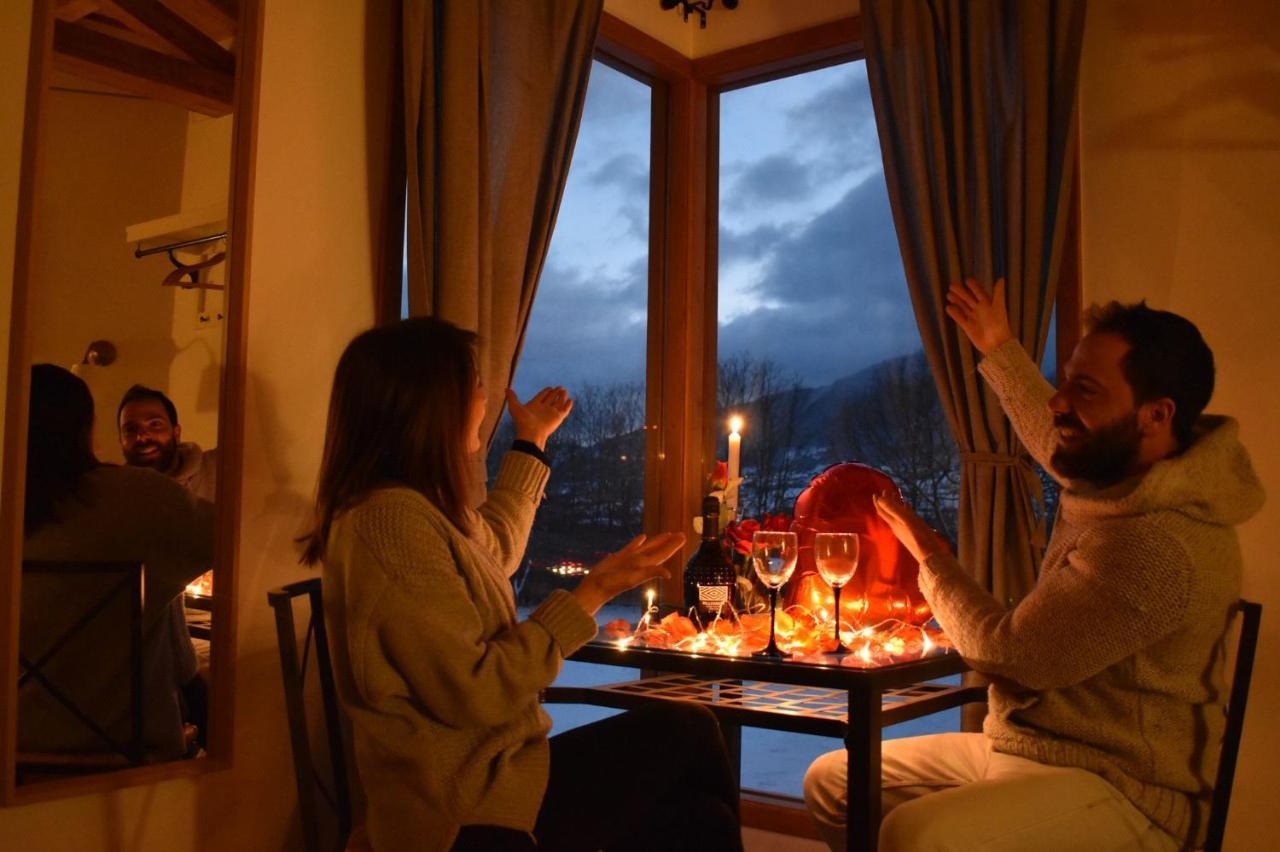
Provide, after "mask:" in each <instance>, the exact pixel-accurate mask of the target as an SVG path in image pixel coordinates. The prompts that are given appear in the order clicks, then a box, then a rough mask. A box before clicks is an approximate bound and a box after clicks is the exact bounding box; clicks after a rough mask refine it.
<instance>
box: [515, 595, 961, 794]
mask: <svg viewBox="0 0 1280 852" xmlns="http://www.w3.org/2000/svg"><path fill="white" fill-rule="evenodd" d="M532 610H533V607H521V608H520V615H521V617H522V618H523V617H525V616H527V615H528V614H529V612H531V611H532ZM638 615H639V610H638V608H637V607H633V606H632V607H625V606H615V605H609V606H606V607H604V608H603V609H601V610H600V612H599V613H598V614H597V616H596V620H597V621H598V622H599V623H600V624H607V623H608V622H610V621H613V620H614V619H616V618H624V619H626V620H628V621H630V622H631V623H633V624H634V623H635V621H636V618H637V617H638ZM639 676H640V671H639V669H623V668H618V667H617V666H598V665H592V664H590V663H572V662H570V663H565V666H564V670H563V671H562V672H561V673H560V677H559V679H557V680H556V684H557V685H559V686H597V685H599V684H605V683H618V682H620V681H627V680H635V679H636V678H638V677H639ZM948 680H951V681H954V682H959V678H958V677H957V678H953V679H948ZM546 709H547V712H548V713H549V714H550V716H551V719H552V721H553V722H554V725H555V727H554V728H553V729H552V731H551V733H552V735H553V736H554V735H555V734H557V733H560V732H562V731H568V730H572V729H573V728H577V727H580V726H582V725H586V724H589V723H591V722H595V721H597V720H599V719H607V718H608V717H610V716H612V715H614V714H616V713H619V712H621V711H619V710H612V709H609V708H606V707H592V706H588V705H579V704H548V705H547V708H546ZM958 730H960V710H959V709H958V708H957V709H954V710H947V711H945V712H943V713H936V714H934V715H932V716H925V717H924V718H922V719H915V720H913V721H910V722H905V723H903V724H901V725H894V726H893V727H891V728H886V729H885V731H884V737H885V739H895V738H897V737H911V736H917V735H920V734H936V733H941V732H944V731H958ZM837 748H843V745H842V744H841V742H840V740H838V739H836V738H834V737H815V736H812V735H809V734H792V733H787V732H785V731H770V730H764V729H761V728H744V729H743V731H742V786H743V787H744V788H750V789H753V790H766V791H769V792H771V793H779V794H782V795H787V796H799V795H800V794H801V785H802V782H803V780H804V772H805V769H806V768H808V766H809V764H810V763H811V762H812V761H813V759H814V758H815V757H817V756H818V755H820V754H823V753H824V752H828V751H831V750H833V749H837Z"/></svg>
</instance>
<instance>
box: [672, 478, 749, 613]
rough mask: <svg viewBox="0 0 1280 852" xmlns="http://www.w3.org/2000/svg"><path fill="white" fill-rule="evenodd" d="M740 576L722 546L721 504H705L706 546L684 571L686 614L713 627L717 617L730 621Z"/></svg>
mask: <svg viewBox="0 0 1280 852" xmlns="http://www.w3.org/2000/svg"><path fill="white" fill-rule="evenodd" d="M737 582H738V575H737V572H736V571H734V570H733V563H731V562H730V561H729V559H728V557H726V556H725V553H724V549H723V548H722V547H721V545H720V501H719V500H718V499H716V498H715V497H707V498H705V499H704V500H703V501H702V543H701V544H700V545H699V546H698V549H697V551H696V552H695V553H694V554H693V558H692V559H690V560H689V563H688V564H687V565H685V567H684V606H685V612H691V613H693V614H695V615H696V617H697V619H698V621H700V622H701V624H702V626H703V627H704V628H705V627H709V626H710V625H711V623H712V622H713V621H715V620H716V616H719V617H721V618H728V617H729V616H730V612H731V609H730V605H731V603H732V601H733V593H734V589H735V588H736V586H737Z"/></svg>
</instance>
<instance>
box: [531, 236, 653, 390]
mask: <svg viewBox="0 0 1280 852" xmlns="http://www.w3.org/2000/svg"><path fill="white" fill-rule="evenodd" d="M648 295H649V278H648V257H647V256H640V257H637V258H635V259H634V260H633V261H632V262H631V263H630V264H628V265H627V267H626V269H625V272H624V273H622V274H621V275H619V276H614V277H610V276H605V275H602V274H600V273H598V272H593V271H591V270H587V269H583V268H581V267H576V266H572V265H568V264H559V263H553V262H548V264H547V266H546V267H545V268H544V269H543V272H542V278H541V280H540V282H539V285H538V295H537V298H536V299H535V301H534V305H533V316H532V317H531V318H530V322H529V329H528V332H527V334H526V336H525V342H524V350H523V352H522V354H521V356H520V364H519V367H518V368H517V370H516V381H515V389H516V392H517V393H518V394H521V395H522V396H523V395H525V394H529V393H531V392H533V391H536V390H538V389H539V388H542V387H545V386H548V385H557V384H561V385H565V386H566V387H568V388H569V389H570V391H572V390H573V389H574V388H580V387H582V385H584V384H586V383H596V384H602V383H603V384H607V383H610V382H615V381H635V380H642V379H643V378H644V371H645V344H646V338H647V323H646V321H645V318H646V317H647V315H648Z"/></svg>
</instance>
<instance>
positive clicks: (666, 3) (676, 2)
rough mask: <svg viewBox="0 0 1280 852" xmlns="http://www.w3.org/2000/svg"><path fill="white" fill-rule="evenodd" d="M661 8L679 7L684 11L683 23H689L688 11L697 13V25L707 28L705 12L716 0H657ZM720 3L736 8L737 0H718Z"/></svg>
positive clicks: (709, 9) (726, 6)
mask: <svg viewBox="0 0 1280 852" xmlns="http://www.w3.org/2000/svg"><path fill="white" fill-rule="evenodd" d="M658 2H659V4H660V5H661V6H662V8H663V9H674V8H676V7H677V6H679V7H680V11H681V12H683V13H684V21H685V23H686V24H687V23H689V13H690V12H697V13H698V25H699V27H701V28H702V29H704V30H705V29H706V28H707V12H710V11H711V7H712V6H714V5H715V4H716V0H658ZM720 5H721V6H723V7H725V8H726V9H736V8H738V0H720Z"/></svg>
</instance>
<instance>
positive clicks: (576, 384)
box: [489, 61, 651, 622]
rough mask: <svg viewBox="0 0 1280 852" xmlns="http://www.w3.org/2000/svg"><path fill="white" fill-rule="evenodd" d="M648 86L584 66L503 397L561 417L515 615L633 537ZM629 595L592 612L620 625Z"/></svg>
mask: <svg viewBox="0 0 1280 852" xmlns="http://www.w3.org/2000/svg"><path fill="white" fill-rule="evenodd" d="M650 112H651V94H650V90H649V87H648V86H647V85H646V84H645V83H642V82H640V81H638V80H635V79H633V78H631V77H628V76H627V75H626V74H623V73H621V72H619V71H615V70H614V69H613V68H610V67H609V66H607V65H605V64H603V63H601V62H598V61H597V62H595V63H594V64H593V66H592V69H591V80H590V83H589V86H588V88H587V98H586V103H585V106H584V108H583V114H582V123H581V127H580V129H579V131H578V141H577V146H576V148H575V149H574V156H573V163H572V166H571V168H570V170H569V178H568V181H567V184H566V186H565V192H564V198H563V200H562V201H561V204H560V212H559V215H558V216H557V218H556V229H555V233H554V235H553V236H552V240H551V248H550V250H549V252H548V254H547V261H546V265H545V266H544V268H543V271H542V278H541V279H540V280H539V283H538V296H537V299H536V300H535V302H534V306H533V313H532V316H531V318H530V320H529V328H528V330H527V332H526V335H525V342H524V349H523V351H522V353H521V356H520V363H519V367H518V368H517V370H516V376H515V382H514V389H515V391H516V394H517V395H518V396H519V397H520V398H522V399H524V398H527V397H529V396H531V395H532V394H534V393H536V392H537V391H538V390H539V389H540V388H542V387H545V386H553V385H564V386H565V387H567V388H569V389H570V391H571V392H572V394H573V397H574V409H573V413H572V415H571V416H570V417H569V419H568V420H566V421H565V424H564V426H563V427H562V428H561V429H560V431H558V432H557V433H556V434H555V435H554V436H553V437H552V439H551V441H550V443H549V445H548V447H547V453H548V455H549V456H550V457H551V461H552V469H553V470H554V472H555V473H554V476H553V477H552V480H551V483H550V485H549V486H548V489H547V496H546V499H545V500H544V501H543V503H542V506H541V507H539V509H538V519H537V522H536V523H535V525H534V528H533V533H532V535H531V537H530V541H529V549H528V552H527V554H526V557H525V565H524V567H523V569H522V574H521V575H519V576H518V577H517V579H516V586H517V589H518V590H519V593H518V599H519V603H520V604H521V605H536V604H537V603H539V602H541V601H542V600H543V599H544V598H545V597H546V596H547V594H548V593H549V592H550V591H551V590H552V589H553V588H556V587H560V586H568V587H571V586H573V585H575V584H576V583H577V577H573V576H570V577H566V576H564V575H561V574H558V573H554V571H555V570H557V569H563V568H565V566H569V567H570V568H571V567H572V566H574V565H579V564H580V565H591V564H592V563H594V562H595V561H597V560H598V559H599V558H600V557H602V556H604V555H605V554H607V553H609V552H611V551H614V550H616V549H618V548H619V547H621V546H622V545H624V544H626V543H627V542H628V541H630V540H631V539H632V538H634V537H635V536H636V535H637V534H639V533H640V532H641V530H642V528H643V518H644V470H645V464H644V457H645V428H644V427H645V422H646V419H645V386H646V382H645V363H646V356H647V334H648V319H649V312H648V297H649V271H648V270H649V122H650ZM511 437H512V433H511V425H510V420H509V419H508V418H506V417H504V419H503V423H502V424H501V425H500V427H499V429H498V434H497V436H496V437H495V439H494V442H493V445H492V447H491V449H490V452H489V469H490V474H491V475H493V474H496V473H497V465H498V462H499V460H500V459H501V457H502V454H503V453H504V452H505V451H506V450H507V448H509V447H510V445H511ZM642 595H643V592H642V591H639V590H637V591H635V592H632V593H631V594H629V595H625V596H623V597H622V598H621V599H619V600H617V601H615V602H614V603H613V604H612V605H611V606H609V607H606V608H605V609H604V610H602V611H601V618H602V619H603V620H604V621H610V620H612V619H614V618H629V619H631V620H632V621H633V622H634V621H635V620H636V618H637V617H638V612H639V610H640V608H641V606H642Z"/></svg>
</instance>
